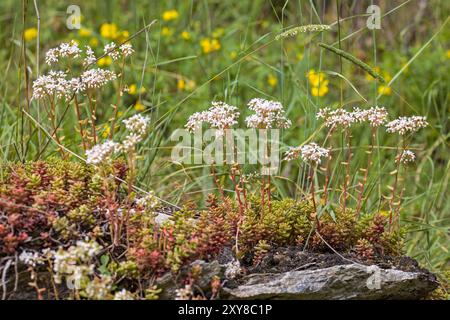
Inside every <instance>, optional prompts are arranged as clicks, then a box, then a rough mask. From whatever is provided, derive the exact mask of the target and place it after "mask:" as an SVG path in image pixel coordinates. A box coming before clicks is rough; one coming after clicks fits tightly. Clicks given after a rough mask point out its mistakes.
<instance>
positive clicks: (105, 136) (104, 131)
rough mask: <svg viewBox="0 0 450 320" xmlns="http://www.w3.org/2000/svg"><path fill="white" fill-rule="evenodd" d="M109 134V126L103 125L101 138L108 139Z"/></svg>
mask: <svg viewBox="0 0 450 320" xmlns="http://www.w3.org/2000/svg"><path fill="white" fill-rule="evenodd" d="M110 132H111V126H110V125H108V124H106V123H105V124H104V126H103V132H102V137H103V138H107V137H109V133H110Z"/></svg>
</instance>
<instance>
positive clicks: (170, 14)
mask: <svg viewBox="0 0 450 320" xmlns="http://www.w3.org/2000/svg"><path fill="white" fill-rule="evenodd" d="M162 18H163V20H164V21H170V20H176V19H178V11H177V10H167V11H164V12H163V15H162Z"/></svg>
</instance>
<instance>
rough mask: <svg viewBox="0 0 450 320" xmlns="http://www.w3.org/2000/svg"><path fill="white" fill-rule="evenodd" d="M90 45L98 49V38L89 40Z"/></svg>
mask: <svg viewBox="0 0 450 320" xmlns="http://www.w3.org/2000/svg"><path fill="white" fill-rule="evenodd" d="M89 45H90V46H91V47H96V46H98V39H97V38H91V39H89Z"/></svg>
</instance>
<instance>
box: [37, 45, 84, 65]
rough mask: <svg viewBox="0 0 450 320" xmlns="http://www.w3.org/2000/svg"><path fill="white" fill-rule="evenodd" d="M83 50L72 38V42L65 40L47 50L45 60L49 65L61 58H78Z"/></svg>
mask: <svg viewBox="0 0 450 320" xmlns="http://www.w3.org/2000/svg"><path fill="white" fill-rule="evenodd" d="M81 52H82V51H81V49H80V48H79V47H78V44H77V43H76V42H75V41H73V40H72V41H71V42H70V43H67V42H63V43H61V44H60V45H59V46H58V47H56V48H52V49H50V50H48V51H47V53H46V55H45V62H46V63H47V64H48V65H51V64H53V63H56V62H58V60H59V58H65V57H70V58H78V57H79V56H80V54H81Z"/></svg>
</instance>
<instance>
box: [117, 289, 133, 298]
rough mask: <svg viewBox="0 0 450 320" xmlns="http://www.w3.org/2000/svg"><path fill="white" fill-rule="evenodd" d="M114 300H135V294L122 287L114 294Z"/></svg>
mask: <svg viewBox="0 0 450 320" xmlns="http://www.w3.org/2000/svg"><path fill="white" fill-rule="evenodd" d="M114 300H134V296H133V294H132V293H130V292H129V291H127V290H125V289H122V290H120V291H117V292H116V293H115V294H114Z"/></svg>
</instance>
